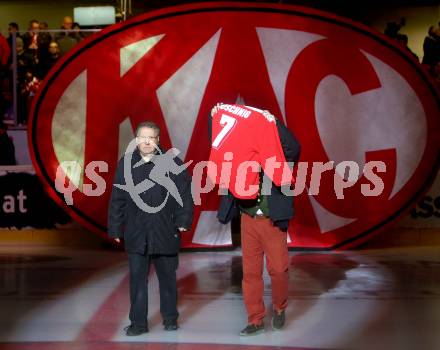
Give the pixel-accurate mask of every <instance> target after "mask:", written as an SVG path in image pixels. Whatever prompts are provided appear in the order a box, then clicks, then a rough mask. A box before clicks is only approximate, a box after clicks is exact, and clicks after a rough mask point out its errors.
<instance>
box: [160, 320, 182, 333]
mask: <svg viewBox="0 0 440 350" xmlns="http://www.w3.org/2000/svg"><path fill="white" fill-rule="evenodd" d="M178 328H179V326H178V325H177V320H164V321H163V329H165V330H166V331H177V329H178Z"/></svg>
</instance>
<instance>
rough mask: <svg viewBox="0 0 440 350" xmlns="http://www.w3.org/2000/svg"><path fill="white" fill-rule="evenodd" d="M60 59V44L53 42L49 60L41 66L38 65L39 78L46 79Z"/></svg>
mask: <svg viewBox="0 0 440 350" xmlns="http://www.w3.org/2000/svg"><path fill="white" fill-rule="evenodd" d="M60 57H61V55H60V48H59V47H58V43H57V42H56V41H52V42H51V43H50V44H49V49H48V56H47V59H46V60H44V61H42V62H40V64H39V65H38V77H39V78H40V79H41V78H44V77H45V76H46V74H47V73H48V72H49V71H50V70H51V68H52V67H53V66H54V65H55V63H56V62H57V61H58V60H59V58H60Z"/></svg>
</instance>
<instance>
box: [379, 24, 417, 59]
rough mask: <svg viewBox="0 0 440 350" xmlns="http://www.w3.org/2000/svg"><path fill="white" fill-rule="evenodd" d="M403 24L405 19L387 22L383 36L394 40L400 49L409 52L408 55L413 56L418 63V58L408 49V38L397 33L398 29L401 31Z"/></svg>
mask: <svg viewBox="0 0 440 350" xmlns="http://www.w3.org/2000/svg"><path fill="white" fill-rule="evenodd" d="M405 24H406V20H405V18H401V19H400V20H399V22H388V23H387V26H386V28H385V31H384V34H385V35H386V36H388V37H389V38H391V39H393V40H395V41H396V42H397V43H398V44H399V45H400V46H401V47H403V48H405V49H406V50H407V51H409V53H411V55H413V56H414V58H416V59H417V61H418V60H419V57H418V56H417V55H416V54H415V53H414V52H413V51H411V49H410V48H409V47H408V36H407V35H406V34H402V33H399V31H400V29H402V27H404V26H405Z"/></svg>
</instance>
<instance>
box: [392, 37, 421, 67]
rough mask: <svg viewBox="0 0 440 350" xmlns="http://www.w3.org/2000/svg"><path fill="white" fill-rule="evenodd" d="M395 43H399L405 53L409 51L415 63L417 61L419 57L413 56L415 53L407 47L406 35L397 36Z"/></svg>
mask: <svg viewBox="0 0 440 350" xmlns="http://www.w3.org/2000/svg"><path fill="white" fill-rule="evenodd" d="M395 39H396V41H397V42H398V43H399V45H400V46H402V47H403V48H404V49H406V50H407V51H409V53H410V54H411V55H413V56H414V58H415V59H416V60H417V61H419V56H417V55H416V54H415V52H413V51H412V50H411V49H410V48H409V46H408V35H406V34H400V33H399V34H397V36H396V38H395Z"/></svg>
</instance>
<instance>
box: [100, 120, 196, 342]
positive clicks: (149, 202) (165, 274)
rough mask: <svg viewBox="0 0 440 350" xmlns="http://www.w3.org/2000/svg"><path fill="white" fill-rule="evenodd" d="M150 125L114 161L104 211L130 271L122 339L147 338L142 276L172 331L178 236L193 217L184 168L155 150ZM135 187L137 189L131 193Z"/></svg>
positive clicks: (155, 135) (175, 313) (145, 288)
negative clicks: (155, 287) (151, 279)
mask: <svg viewBox="0 0 440 350" xmlns="http://www.w3.org/2000/svg"><path fill="white" fill-rule="evenodd" d="M159 138H160V129H159V127H158V126H157V125H156V124H155V123H154V122H144V123H141V124H140V125H139V126H138V127H137V130H136V144H137V147H136V148H135V150H134V151H133V152H132V153H126V154H125V156H124V157H123V158H122V159H121V160H120V161H119V163H118V167H117V170H116V175H115V179H114V186H113V189H112V194H111V199H110V206H109V223H108V230H109V236H110V237H112V238H114V239H115V240H116V241H117V242H120V239H121V238H124V241H125V249H126V251H127V253H128V260H129V270H130V303H131V307H130V316H129V317H130V321H131V325H130V326H128V327H126V335H128V336H134V335H139V334H142V333H146V332H148V322H147V315H148V279H147V275H148V270H149V267H150V265H151V264H154V265H155V268H156V274H157V277H158V279H159V293H160V312H161V315H162V318H163V325H164V328H165V330H177V328H178V325H177V318H178V316H179V314H178V311H177V281H176V270H177V267H178V255H177V254H178V251H179V247H180V233H181V232H182V231H186V230H189V229H190V227H191V223H192V216H193V205H194V204H193V200H192V196H191V178H190V176H189V174H188V172H187V171H186V169H185V168H186V165H185V164H182V161H181V160H180V159H179V158H177V157H175V156H174V155H173V154H171V153H170V152H171V151H170V150H169V151H168V152H165V151H164V150H163V149H162V148H160V147H159V146H158V145H159ZM136 186H137V187H136Z"/></svg>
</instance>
